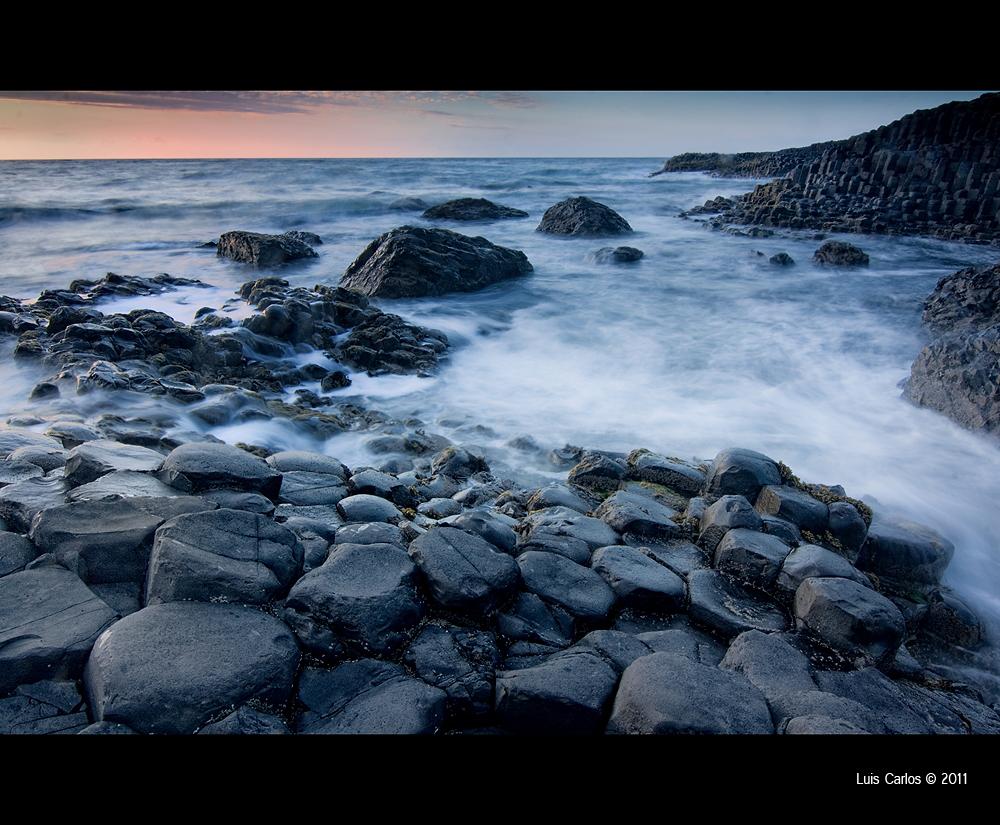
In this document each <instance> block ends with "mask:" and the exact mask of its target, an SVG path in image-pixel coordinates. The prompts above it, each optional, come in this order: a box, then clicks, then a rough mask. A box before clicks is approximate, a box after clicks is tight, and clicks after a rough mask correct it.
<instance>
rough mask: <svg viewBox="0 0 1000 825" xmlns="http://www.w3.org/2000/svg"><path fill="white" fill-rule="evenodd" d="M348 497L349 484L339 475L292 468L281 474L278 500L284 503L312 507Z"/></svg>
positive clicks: (333, 502)
mask: <svg viewBox="0 0 1000 825" xmlns="http://www.w3.org/2000/svg"><path fill="white" fill-rule="evenodd" d="M346 497H347V486H346V485H345V484H344V480H343V478H341V476H339V475H334V474H332V473H310V472H305V471H302V470H291V471H286V472H284V473H283V475H282V476H281V490H280V492H279V493H278V501H280V502H282V503H283V504H294V505H296V506H301V507H310V506H314V505H321V504H336V503H337V502H339V501H341V500H342V499H344V498H346Z"/></svg>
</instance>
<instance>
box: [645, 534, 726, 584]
mask: <svg viewBox="0 0 1000 825" xmlns="http://www.w3.org/2000/svg"><path fill="white" fill-rule="evenodd" d="M632 546H635V547H638V548H639V549H640V550H641V551H642V552H643V553H645V554H646V555H647V556H649V557H650V558H651V559H655V560H656V561H657V562H659V563H660V564H662V565H664V566H666V567H669V568H670V569H671V570H673V571H674V572H675V573H677V575H679V576H687V574H688V573H690V572H691V571H693V570H703V569H705V568H707V567H710V566H711V564H710V559H709V557H708V556H706V555H705V552H704V551H703V550H702V549H701V548H700V547H698V545H696V544H692V543H691V542H689V541H684V540H682V539H678V540H674V541H668V542H662V543H661V542H655V543H654V542H648V543H635V544H633V545H632Z"/></svg>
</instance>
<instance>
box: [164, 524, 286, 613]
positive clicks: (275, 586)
mask: <svg viewBox="0 0 1000 825" xmlns="http://www.w3.org/2000/svg"><path fill="white" fill-rule="evenodd" d="M302 558H303V549H302V545H301V543H300V542H299V540H298V538H297V537H296V536H295V534H294V533H293V532H292V531H291V530H289V529H288V528H287V527H283V526H282V525H280V524H276V523H275V522H273V521H271V519H269V518H267V517H266V516H262V515H259V514H257V513H248V512H245V511H243V510H212V511H209V512H205V513H192V514H190V515H184V516H178V517H177V518H174V519H171V520H170V521H168V522H167V523H166V524H164V525H163V526H162V527H160V528H159V529H158V530H157V531H156V537H155V540H154V542H153V551H152V553H151V554H150V557H149V573H148V575H147V578H146V604H159V603H161V602H176V601H187V600H193V601H203V602H210V601H215V602H218V601H227V602H238V603H243V604H266V603H267V602H271V601H274V600H275V599H277V598H280V597H281V596H283V595H284V594H285V593H286V592H288V588H289V587H291V585H292V583H293V582H294V581H295V580H296V579H297V578H298V577H299V575H300V574H301V572H302Z"/></svg>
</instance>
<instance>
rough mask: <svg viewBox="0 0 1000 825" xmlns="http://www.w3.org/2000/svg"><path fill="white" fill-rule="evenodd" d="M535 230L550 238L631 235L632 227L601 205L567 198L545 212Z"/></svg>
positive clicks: (586, 200) (608, 208)
mask: <svg viewBox="0 0 1000 825" xmlns="http://www.w3.org/2000/svg"><path fill="white" fill-rule="evenodd" d="M537 231H539V232H547V233H549V234H552V235H625V234H629V233H631V232H632V227H631V226H629V225H628V223H627V222H626V220H625V219H624V218H623V217H622V216H621V215H619V214H618V213H617V212H615V211H614V210H613V209H611V208H610V207H608V206H605V205H604V204H603V203H598V202H597V201H592V200H591V199H590V198H568V199H567V200H564V201H560V202H559V203H557V204H556V205H555V206H550V207H549V208H548V209H546V210H545V214H544V215H542V222H541V223H540V224H538V230H537Z"/></svg>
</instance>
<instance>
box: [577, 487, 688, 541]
mask: <svg viewBox="0 0 1000 825" xmlns="http://www.w3.org/2000/svg"><path fill="white" fill-rule="evenodd" d="M594 515H595V516H597V518H599V519H601V520H602V521H604V522H605V523H606V524H607V525H608V526H609V527H611V529H613V530H615V531H616V532H618V533H622V534H628V535H631V536H639V537H642V538H645V539H653V540H667V539H672V538H680V537H681V535H682V530H681V527H680V525H679V524H678V523H677V521H675V519H677V518H678V517H679V516H680V513H678V512H677V511H676V510H673V509H671V508H670V507H668V506H667V505H665V504H661V503H660V502H659V501H657V500H656V499H655V498H653V497H652V496H645V495H641V494H639V493H634V492H631V491H629V490H619V491H618V492H616V493H614V494H613V495H611V496H609V497H608V498H607V499H605V501H604V503H603V504H601V506H600V507H598V508H597V510H595V511H594Z"/></svg>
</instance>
